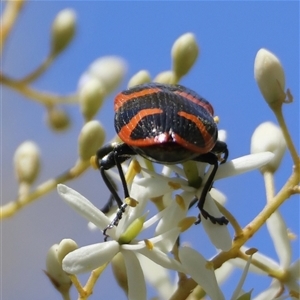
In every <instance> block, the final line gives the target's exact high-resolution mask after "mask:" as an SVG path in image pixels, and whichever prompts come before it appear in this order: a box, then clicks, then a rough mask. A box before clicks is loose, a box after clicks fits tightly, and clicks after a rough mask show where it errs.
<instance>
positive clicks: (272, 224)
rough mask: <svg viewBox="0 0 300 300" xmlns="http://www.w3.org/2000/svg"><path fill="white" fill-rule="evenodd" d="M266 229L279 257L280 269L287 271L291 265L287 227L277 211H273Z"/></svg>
mask: <svg viewBox="0 0 300 300" xmlns="http://www.w3.org/2000/svg"><path fill="white" fill-rule="evenodd" d="M267 228H268V231H269V233H270V236H271V238H272V240H273V244H274V247H275V250H276V252H277V255H278V257H279V262H280V267H282V268H283V269H287V268H288V267H289V265H290V264H291V256H292V249H291V243H290V240H289V237H288V233H287V227H286V225H285V222H284V220H283V218H282V216H281V215H280V213H279V211H275V212H274V213H273V214H272V215H271V217H270V218H269V219H268V220H267Z"/></svg>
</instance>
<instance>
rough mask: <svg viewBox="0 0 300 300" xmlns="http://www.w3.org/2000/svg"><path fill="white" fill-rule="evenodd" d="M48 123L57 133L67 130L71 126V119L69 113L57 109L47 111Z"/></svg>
mask: <svg viewBox="0 0 300 300" xmlns="http://www.w3.org/2000/svg"><path fill="white" fill-rule="evenodd" d="M47 123H48V125H49V126H50V128H52V129H53V130H55V131H63V130H66V129H67V128H68V127H69V125H70V118H69V116H68V115H67V113H66V112H65V111H64V110H62V109H59V108H57V107H55V106H54V107H51V108H49V109H48V110H47Z"/></svg>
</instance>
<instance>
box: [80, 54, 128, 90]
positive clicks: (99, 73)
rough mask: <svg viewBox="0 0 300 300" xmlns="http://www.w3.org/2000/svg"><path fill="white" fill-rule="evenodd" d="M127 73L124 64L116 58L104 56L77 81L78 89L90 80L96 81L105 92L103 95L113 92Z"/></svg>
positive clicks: (120, 59)
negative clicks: (94, 79)
mask: <svg viewBox="0 0 300 300" xmlns="http://www.w3.org/2000/svg"><path fill="white" fill-rule="evenodd" d="M126 71H127V64H126V62H125V61H124V60H123V59H122V58H120V57H118V56H104V57H101V58H98V59H97V60H95V61H94V62H93V63H92V64H91V65H90V66H89V68H88V70H87V71H86V72H85V73H83V74H82V76H81V77H80V79H79V88H81V86H82V85H83V84H84V83H85V82H86V81H87V80H90V79H91V78H96V79H98V80H99V81H100V82H101V83H102V85H103V87H104V90H105V95H108V94H109V93H111V92H112V91H114V90H115V89H116V88H117V86H118V85H119V84H120V83H121V81H122V79H123V78H124V75H125V73H126Z"/></svg>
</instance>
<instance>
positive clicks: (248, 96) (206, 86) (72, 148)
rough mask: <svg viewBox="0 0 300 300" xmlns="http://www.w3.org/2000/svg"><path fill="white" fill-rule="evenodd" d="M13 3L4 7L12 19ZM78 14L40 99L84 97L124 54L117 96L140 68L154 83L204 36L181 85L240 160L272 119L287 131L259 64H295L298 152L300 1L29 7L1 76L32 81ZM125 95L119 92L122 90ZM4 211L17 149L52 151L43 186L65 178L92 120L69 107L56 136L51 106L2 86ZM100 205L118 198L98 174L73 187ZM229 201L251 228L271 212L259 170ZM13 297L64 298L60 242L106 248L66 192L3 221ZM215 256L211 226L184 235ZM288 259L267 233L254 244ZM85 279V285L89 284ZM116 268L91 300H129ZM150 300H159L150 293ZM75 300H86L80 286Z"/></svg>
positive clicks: (292, 203) (7, 290)
mask: <svg viewBox="0 0 300 300" xmlns="http://www.w3.org/2000/svg"><path fill="white" fill-rule="evenodd" d="M3 6H4V4H3V3H1V10H2V9H3ZM67 7H69V8H72V9H74V10H75V12H76V14H77V18H78V24H77V28H78V30H77V34H76V37H75V38H74V41H73V42H72V44H71V45H70V46H69V48H68V49H67V50H66V51H65V52H64V53H63V54H62V55H60V56H59V57H58V58H57V60H56V62H55V63H54V64H53V66H51V68H50V69H49V70H48V71H47V72H46V73H45V74H44V75H43V76H42V77H41V78H39V79H38V80H37V81H36V82H34V84H33V86H34V87H35V88H36V89H39V90H45V91H52V92H55V93H58V94H68V93H72V92H74V91H76V89H77V84H78V79H79V77H80V76H81V74H82V73H83V72H84V71H85V70H86V68H87V67H88V66H89V64H90V63H92V62H93V61H94V60H95V59H97V58H98V57H101V56H105V55H118V56H121V57H122V58H124V59H125V60H126V61H127V64H128V70H127V74H126V77H125V79H124V81H123V82H122V84H121V85H120V87H119V88H118V90H122V89H124V88H126V86H127V82H128V80H129V79H130V78H131V76H132V75H134V74H135V73H136V72H138V71H139V70H141V69H146V70H148V71H149V72H150V74H151V76H152V78H154V77H155V76H156V75H157V74H158V73H159V72H161V71H165V70H169V69H170V67H171V58H170V52H171V47H172V45H173V43H174V41H175V40H176V39H177V38H178V37H179V36H180V35H182V34H184V33H186V32H192V33H194V35H195V36H196V39H197V41H198V44H199V46H200V48H201V53H200V56H199V58H198V60H197V62H196V64H195V66H194V67H193V69H192V70H191V71H190V72H189V74H188V75H187V76H186V77H184V78H183V79H182V80H181V84H183V85H185V86H187V87H189V88H191V89H193V90H195V91H196V92H198V93H199V94H200V95H202V96H203V97H205V98H206V99H207V100H209V101H210V102H211V103H212V104H213V106H214V109H215V113H216V115H218V116H219V117H220V124H219V128H220V129H225V130H226V131H227V135H228V139H227V143H228V147H229V151H230V152H229V153H230V156H229V158H230V159H233V158H236V157H239V156H243V155H246V154H249V151H250V150H249V149H250V139H251V135H252V133H253V131H254V130H255V128H256V127H257V126H258V125H259V124H260V123H262V122H265V121H272V122H276V120H275V117H274V115H273V113H272V111H271V110H270V109H269V108H268V105H267V104H266V103H265V102H264V100H263V98H262V96H261V94H260V92H259V90H258V87H257V85H256V82H255V80H254V75H253V64H254V58H255V55H256V53H257V51H258V50H259V49H260V48H267V49H269V50H270V51H272V52H273V53H274V54H276V55H277V56H278V57H279V58H280V60H281V62H282V65H283V66H284V70H285V75H286V87H288V88H290V89H291V91H292V93H293V95H294V103H293V104H291V105H285V106H284V115H285V117H286V122H287V126H288V128H289V129H290V132H291V135H292V137H293V139H294V142H295V145H296V147H297V149H298V151H299V2H298V1H236V2H234V1H231V2H230V1H193V2H183V1H165V2H163V1H148V2H147V1H139V2H134V1H130V2H129V1H120V2H115V1H110V2H108V1H103V2H102V1H101V2H100V1H99V2H97V1H89V2H88V1H78V2H77V1H69V2H64V1H47V2H42V1H31V2H28V3H27V4H25V6H24V9H23V11H22V12H21V14H20V16H19V18H18V20H17V22H16V24H15V27H14V29H13V31H12V33H11V36H10V37H9V39H8V41H7V44H6V45H5V48H4V53H3V56H2V63H1V69H2V70H3V72H4V73H5V74H7V75H9V76H11V77H13V78H22V77H23V76H25V75H26V74H27V73H28V72H30V71H31V70H33V69H34V68H36V67H37V66H38V65H39V64H40V62H41V61H42V60H43V59H44V58H45V57H46V55H47V53H48V51H49V43H50V42H49V41H50V39H49V31H50V28H51V24H52V20H53V19H54V17H55V16H56V14H57V13H58V12H59V11H60V10H62V9H64V8H67ZM116 92H117V91H116ZM116 92H115V93H113V94H112V95H110V97H108V98H107V100H106V102H105V104H104V106H103V108H102V110H101V111H100V112H99V113H98V115H97V119H98V120H100V121H101V123H102V124H103V125H104V126H105V129H106V132H107V138H106V140H107V141H109V140H110V139H111V138H113V136H114V134H115V132H114V127H113V115H114V113H113V97H114V95H115V94H116ZM1 103H2V104H1V105H2V107H1V123H2V124H1V126H2V130H1V138H2V146H1V147H2V161H1V163H2V167H1V168H2V178H1V180H2V188H1V197H2V199H1V200H2V202H3V203H7V202H9V201H11V200H13V199H15V198H16V196H17V187H18V186H17V183H16V181H15V178H14V171H13V155H14V151H15V149H16V148H17V147H18V145H19V144H21V143H22V142H23V141H25V140H28V139H30V140H33V141H35V142H36V143H37V144H38V145H39V147H40V150H41V153H42V170H41V174H40V176H39V178H38V180H37V182H36V185H37V184H39V183H42V182H44V181H45V180H47V179H49V178H51V177H53V176H56V175H58V174H60V173H61V172H63V171H64V170H66V169H68V168H69V167H71V166H72V165H73V163H74V162H75V161H76V159H77V136H78V133H79V132H80V129H81V127H82V124H83V118H82V116H81V114H80V111H79V108H78V107H77V106H75V105H74V106H67V107H66V110H67V112H68V114H69V115H70V117H71V119H72V122H73V123H72V126H71V128H70V130H69V131H67V132H65V133H59V134H58V133H54V132H53V131H51V130H50V129H49V128H48V127H47V125H46V123H45V109H44V107H43V106H41V105H39V104H37V103H36V102H34V101H32V100H28V99H26V98H24V97H23V96H21V95H19V94H18V93H16V92H12V91H10V90H8V89H7V88H2V87H1ZM291 170H292V161H291V158H290V156H289V154H288V153H286V155H285V156H284V159H283V162H282V165H281V166H280V168H279V170H278V172H277V173H276V177H275V183H276V189H277V190H279V189H280V188H281V187H282V185H283V184H284V183H285V182H286V180H287V178H288V177H289V175H290V174H291ZM69 185H70V186H71V187H73V188H74V189H76V190H78V191H79V192H80V193H82V194H83V195H85V196H86V197H87V198H88V199H90V200H91V201H92V202H93V203H95V204H96V205H97V206H99V207H101V206H102V205H103V203H104V202H105V201H106V199H107V198H108V196H109V192H108V191H107V189H106V187H105V186H104V184H103V183H102V180H101V178H100V175H99V173H97V172H95V171H92V170H89V171H88V172H87V173H86V174H84V176H82V177H81V178H79V179H76V180H74V181H72V182H71V183H69ZM216 188H218V189H219V190H221V191H222V192H223V193H224V194H225V195H226V196H227V198H228V200H227V204H226V207H227V208H228V209H229V211H231V213H233V215H234V216H236V217H237V219H238V221H239V222H240V224H241V225H242V226H245V225H246V224H248V223H249V222H250V221H251V220H252V219H253V218H254V217H255V216H256V215H257V214H258V213H259V212H260V211H261V209H262V208H263V207H264V205H265V192H264V183H263V180H262V176H261V175H260V173H259V172H258V171H253V172H251V173H248V174H245V175H242V176H239V177H234V178H228V179H225V180H222V181H219V182H217V183H216ZM280 212H281V213H282V215H283V217H284V219H285V221H286V223H287V227H288V228H290V230H291V231H292V232H294V233H295V234H296V235H297V236H298V235H299V196H294V197H292V198H291V199H290V200H288V201H286V203H285V204H284V205H282V207H281V208H280ZM1 231H2V237H1V252H2V261H1V263H2V266H1V269H2V274H1V283H2V287H1V288H0V290H2V299H5V300H6V299H10V300H17V299H22V298H24V296H25V297H26V298H27V299H32V300H35V299H45V300H47V299H60V296H59V294H58V293H57V292H56V291H55V290H54V289H53V288H52V286H51V285H50V283H49V282H48V279H47V278H46V276H45V275H44V273H43V271H42V270H43V269H44V268H45V256H46V253H47V251H48V249H49V248H50V246H51V245H52V244H54V243H59V242H60V240H61V239H63V238H72V239H74V240H76V241H77V243H78V244H79V245H80V246H82V245H87V244H91V243H95V242H99V241H101V240H102V236H101V235H99V234H98V233H93V232H89V231H88V229H87V227H86V222H85V220H83V218H81V217H80V216H79V215H77V214H75V213H74V212H73V211H72V210H71V209H70V208H69V207H68V206H67V205H66V204H65V203H63V201H62V200H61V199H60V197H59V196H58V195H57V193H56V192H55V191H53V192H51V193H50V194H48V195H47V196H45V197H43V198H42V199H40V200H39V201H37V202H36V203H34V204H33V205H30V206H27V207H25V208H24V209H23V210H22V211H20V212H19V213H17V214H16V215H15V216H14V217H13V218H11V219H9V220H5V221H4V222H3V223H2V224H1ZM184 238H185V239H186V240H192V244H193V246H194V247H195V248H201V253H202V254H204V255H205V256H206V257H207V258H209V257H211V256H212V255H214V254H215V252H214V249H212V248H211V247H210V246H207V245H208V244H209V243H208V240H207V237H206V235H205V233H204V232H203V229H202V228H201V225H199V226H197V227H194V228H193V230H191V233H190V234H187V235H186V236H185V237H184ZM247 246H249V247H256V248H258V249H259V251H261V252H262V253H266V254H268V255H269V256H270V257H272V258H273V259H275V260H277V255H276V252H275V250H274V248H273V244H272V242H271V240H270V237H269V236H268V232H267V229H266V227H265V226H264V227H263V228H261V230H260V231H259V232H258V234H257V235H255V237H253V239H251V240H250V241H249V243H248V244H247ZM292 247H293V259H292V260H293V261H294V260H295V259H297V258H298V257H299V240H298V239H297V240H296V241H294V242H293V244H292ZM239 275H240V271H238V270H237V271H235V272H234V273H233V274H232V276H231V277H230V279H229V280H228V283H227V284H225V285H224V286H223V287H222V289H223V291H224V293H225V296H226V299H228V298H229V297H230V295H231V294H232V291H233V289H234V287H235V286H236V283H237V280H238V278H239ZM85 278H86V277H83V282H84V281H85ZM269 283H270V279H269V278H266V277H254V276H249V278H248V279H247V281H246V284H245V290H250V289H251V288H252V287H253V286H255V288H256V289H255V290H254V292H253V294H254V295H256V294H258V293H259V292H260V291H261V290H263V289H264V288H266V287H267V286H268V285H269ZM115 287H116V283H115V280H114V279H113V278H112V277H111V271H110V268H108V269H107V270H106V271H105V273H104V275H103V278H102V279H101V280H99V282H98V284H97V285H96V288H95V295H98V296H97V297H96V296H94V297H91V299H96V298H97V299H100V298H101V299H112V298H115V299H125V297H124V295H123V294H122V292H121V291H119V289H118V288H115ZM149 294H150V296H153V294H151V291H150V293H149ZM72 299H76V292H75V289H73V290H72Z"/></svg>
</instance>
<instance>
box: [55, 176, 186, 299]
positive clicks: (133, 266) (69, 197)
mask: <svg viewBox="0 0 300 300" xmlns="http://www.w3.org/2000/svg"><path fill="white" fill-rule="evenodd" d="M148 180H151V179H150V178H149V179H148ZM57 189H58V193H59V194H60V195H61V196H62V198H63V199H64V200H65V201H66V202H67V203H68V204H69V205H70V206H71V207H72V208H73V209H75V210H76V211H77V212H78V213H79V214H80V215H82V216H83V217H85V218H86V219H87V220H88V221H90V222H92V223H94V224H95V225H96V226H97V227H98V228H99V229H100V230H104V229H105V228H106V227H107V225H109V224H110V222H111V221H110V219H109V218H107V217H106V216H105V215H104V214H103V213H102V212H101V211H100V210H99V209H98V208H96V207H95V206H94V205H93V204H92V203H91V202H90V201H88V200H87V199H86V198H85V197H83V196H82V195H80V194H79V193H78V192H76V191H74V190H73V189H71V188H69V187H67V186H65V185H62V184H59V185H58V187H57ZM136 189H137V188H136ZM140 191H141V189H140ZM147 196H148V194H147V192H145V193H143V194H140V198H139V201H140V202H141V203H142V202H143V201H144V200H145V199H146V198H147ZM138 206H139V205H138ZM138 206H137V207H138ZM141 206H143V205H142V204H141ZM140 211H141V209H136V208H134V209H133V208H129V209H128V214H127V213H126V214H124V217H123V218H122V220H121V221H122V222H121V221H120V223H119V225H118V227H113V228H112V229H111V230H109V235H110V237H111V238H112V240H110V241H108V242H103V243H98V244H92V245H88V246H85V247H81V248H79V249H77V250H75V251H73V252H71V253H69V254H68V255H66V256H65V258H64V259H63V270H64V271H65V272H67V273H70V274H79V273H83V272H88V271H92V270H94V269H96V268H97V267H100V266H102V265H104V264H106V263H109V262H110V261H111V260H112V259H113V257H114V256H115V255H116V254H117V253H121V254H122V255H123V257H124V261H125V265H126V272H127V278H128V287H129V288H128V298H129V299H137V300H142V299H146V285H145V280H144V275H143V272H142V268H141V266H140V263H139V260H138V258H137V254H142V255H144V256H146V257H148V258H149V259H150V260H152V261H154V262H155V263H157V264H159V265H161V266H163V267H164V268H167V269H174V270H177V271H182V269H181V265H180V264H179V262H177V261H176V260H175V259H173V258H171V257H169V256H168V255H167V254H166V253H165V252H163V251H161V250H160V249H159V248H158V247H156V244H162V243H165V241H170V240H172V241H173V242H172V246H173V245H174V242H175V240H176V239H177V237H178V236H179V234H180V232H181V229H180V228H179V227H178V226H177V227H175V228H172V229H171V230H169V231H168V232H164V233H163V234H161V235H157V236H156V237H154V238H150V239H149V240H144V241H139V240H135V239H134V238H135V237H136V235H137V234H138V233H139V232H140V231H141V229H146V228H147V227H148V226H150V225H152V224H153V223H154V222H155V221H157V220H158V219H159V218H160V217H161V215H163V212H161V213H159V214H157V215H155V216H154V217H152V218H151V219H149V220H148V221H146V222H144V220H145V216H144V215H139V213H140ZM134 215H135V217H133V216H134ZM138 215H139V216H138ZM130 220H131V221H132V222H130ZM137 223H139V224H137ZM141 223H142V224H141ZM130 226H135V227H136V228H134V229H136V230H132V227H130ZM128 231H129V232H131V233H132V232H133V231H134V234H133V235H132V236H131V237H132V240H131V239H130V240H128V241H126V240H127V239H128V238H129V237H128ZM165 248H168V246H166V245H165ZM170 250H171V249H169V251H170Z"/></svg>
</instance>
